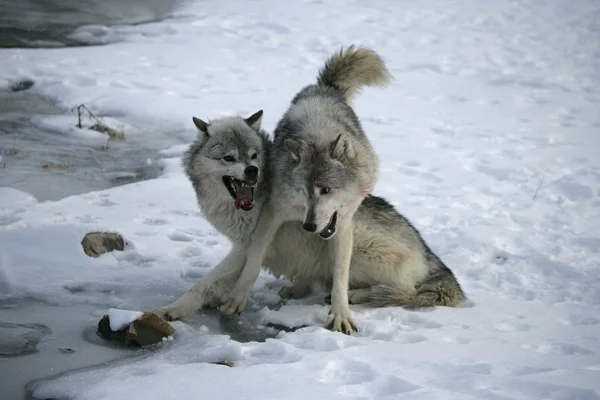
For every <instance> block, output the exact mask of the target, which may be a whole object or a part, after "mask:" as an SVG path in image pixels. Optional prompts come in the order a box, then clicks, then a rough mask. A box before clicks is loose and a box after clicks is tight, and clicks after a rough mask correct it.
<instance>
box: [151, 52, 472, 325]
mask: <svg viewBox="0 0 600 400" xmlns="http://www.w3.org/2000/svg"><path fill="white" fill-rule="evenodd" d="M373 54H374V53H373ZM329 63H330V64H331V63H332V61H330V62H329ZM333 63H334V64H336V63H337V65H339V62H338V61H336V59H335V58H334V60H333ZM327 74H329V75H331V74H330V73H329V72H327V70H326V69H325V71H324V72H322V73H321V75H327ZM334 76H335V75H334ZM328 79H330V78H328ZM338 85H339V83H338ZM317 86H318V85H317ZM321 86H323V85H321ZM311 91H314V92H317V93H320V91H324V92H329V91H331V90H330V86H324V87H321V88H316V87H314V86H309V87H308V88H305V89H304V91H303V92H304V93H307V92H311ZM331 92H332V93H334V94H333V96H338V97H339V96H341V95H340V91H339V90H337V91H331ZM347 93H350V92H346V94H347ZM353 93H356V90H354V92H353ZM327 96H328V95H327V94H325V95H324V96H323V97H325V98H326V100H324V102H327V101H328V99H327ZM303 98H304V95H303V94H302V93H301V94H299V95H298V96H297V97H296V98H295V99H294V102H293V104H296V103H297V102H298V101H299V100H302V99H303ZM335 107H339V109H341V110H347V109H346V108H345V106H334V109H335ZM292 108H293V107H292ZM313 111H314V112H315V114H316V116H317V117H316V118H317V119H319V118H321V119H322V121H327V118H325V117H324V116H322V115H321V113H320V112H318V111H316V110H313ZM291 112H292V109H290V110H289V111H288V114H290V113H291ZM344 112H345V111H342V114H341V115H342V116H344V117H345V116H347V115H350V116H351V117H353V118H354V119H352V118H350V121H355V122H352V123H350V124H349V126H350V128H348V131H350V132H354V130H355V129H356V126H358V128H360V125H359V123H358V121H357V120H356V117H355V116H354V114H353V113H352V114H344ZM346 112H347V111H346ZM335 115H338V114H335ZM286 116H287V114H286ZM342 120H344V119H342ZM225 121H230V120H229V119H226V120H224V122H225ZM235 121H237V122H236V124H235V126H231V125H229V122H228V123H227V124H225V125H219V124H217V123H216V122H214V123H213V127H212V130H213V131H216V130H217V129H216V127H217V126H223V127H224V126H228V127H229V128H231V129H229V128H228V129H223V131H228V130H229V131H231V132H232V133H233V136H234V137H235V138H237V139H235V140H226V141H225V143H227V144H228V148H230V147H231V146H233V149H235V148H236V146H240V147H244V148H247V147H248V146H247V144H246V139H243V137H244V135H247V136H249V137H250V138H252V139H253V140H254V139H255V138H256V136H257V135H256V133H255V132H254V131H253V130H249V129H248V127H247V123H239V122H240V121H243V120H242V119H241V118H237V119H235ZM292 121H294V119H293V118H292ZM310 121H312V120H310ZM259 122H260V121H259ZM286 124H291V125H289V126H288V127H287V128H286ZM298 125H300V127H298V126H297V125H295V124H294V123H293V122H292V123H291V122H290V119H289V118H287V117H284V118H283V119H282V121H281V122H280V123H279V126H278V128H277V129H278V131H277V132H276V135H277V134H278V135H279V144H280V145H279V148H278V150H276V152H272V151H271V150H270V149H269V147H270V143H269V142H268V140H266V136H265V135H264V134H259V137H260V138H261V142H262V146H263V148H262V150H261V151H260V152H259V153H260V154H261V155H266V154H272V157H271V158H269V160H270V163H271V164H273V165H274V166H275V168H278V169H279V171H278V172H279V175H276V176H277V177H273V175H272V174H269V169H268V168H267V165H265V164H264V158H261V164H260V168H261V176H262V177H265V178H266V179H267V181H260V180H259V183H258V186H257V189H255V206H254V209H253V210H251V211H250V212H247V211H242V210H236V209H235V207H233V205H232V200H231V198H230V197H228V196H229V194H228V193H227V192H226V191H225V192H222V193H221V192H219V191H220V190H221V189H223V185H222V183H221V182H220V180H219V179H211V180H209V179H206V175H207V174H208V173H209V172H208V171H211V170H212V169H208V170H207V169H204V168H203V167H202V166H203V165H204V164H203V162H202V161H201V160H197V159H198V158H202V157H204V155H203V153H202V151H203V150H202V149H203V147H204V146H206V145H207V143H205V142H204V138H203V137H204V135H203V134H202V132H201V133H200V137H199V139H198V140H197V142H196V143H194V144H193V145H192V147H191V148H190V150H189V151H188V153H187V154H186V158H185V162H184V164H185V166H186V171H187V172H188V176H189V178H190V180H191V181H192V183H193V185H194V188H195V190H196V194H197V196H198V204H199V206H200V208H201V209H202V211H203V212H204V213H205V215H206V217H207V219H208V220H209V221H210V222H211V223H212V224H213V225H214V226H215V227H216V228H217V229H218V230H219V231H221V232H222V233H223V234H225V235H227V236H228V237H229V238H230V239H231V240H232V241H233V242H234V245H233V248H234V249H240V251H238V252H236V251H232V252H231V253H230V254H229V255H228V256H227V257H226V258H225V259H224V260H223V261H222V262H221V263H219V265H217V266H216V267H215V268H214V269H213V270H212V271H211V272H210V273H209V274H208V275H207V276H206V277H204V278H202V279H200V280H199V281H198V282H197V283H196V284H195V285H194V287H193V288H192V289H191V290H190V291H188V292H187V293H186V294H184V295H183V296H182V297H181V298H180V299H179V300H177V301H176V302H175V303H173V304H171V305H169V306H167V307H163V308H160V309H157V310H155V312H157V313H159V314H160V315H162V316H164V317H166V318H168V319H177V318H184V317H186V316H187V315H189V314H190V313H192V312H194V311H196V310H197V309H199V308H201V307H203V306H205V305H213V306H214V305H218V304H220V302H221V301H222V300H228V299H230V298H231V297H235V296H239V295H240V294H242V295H243V296H246V293H245V292H241V291H240V289H239V288H237V284H235V283H236V280H237V279H238V276H239V275H240V273H241V271H242V268H244V265H245V263H246V257H245V254H244V251H243V249H244V247H245V246H247V245H248V244H249V243H250V237H251V234H250V233H249V232H252V231H253V230H254V229H255V226H256V224H257V222H258V215H257V213H256V211H257V210H259V209H260V207H261V206H262V204H263V203H264V201H265V199H266V197H267V194H268V193H267V192H268V188H269V185H268V184H269V181H268V179H269V178H270V179H271V182H272V183H273V186H278V187H279V188H280V189H279V190H275V191H274V192H273V193H274V194H273V195H272V196H275V194H277V195H278V196H280V197H274V198H275V199H276V201H274V202H273V204H270V206H269V207H265V208H266V210H267V212H268V213H269V214H268V215H267V217H268V218H264V217H263V216H261V217H260V219H261V223H264V221H268V222H269V223H270V222H272V221H273V214H272V213H274V212H276V211H273V206H278V207H280V208H284V205H285V204H284V205H279V203H284V202H287V203H288V204H292V206H293V205H299V207H298V208H297V209H296V211H298V210H299V209H302V208H303V209H307V208H309V207H310V204H309V203H310V201H311V196H307V197H308V199H306V198H305V199H303V200H302V198H301V200H298V199H297V195H296V194H295V193H294V188H298V189H299V191H305V192H306V191H309V189H310V187H308V188H307V187H306V186H307V185H306V184H305V181H306V180H307V179H304V180H303V179H300V178H298V177H297V176H295V174H294V173H289V171H288V170H287V166H288V165H292V168H294V166H295V168H297V169H302V170H303V171H306V170H309V171H310V172H311V173H312V174H316V175H317V176H319V174H320V173H322V174H323V175H324V178H325V179H330V176H329V175H331V173H330V174H329V175H328V174H327V173H325V172H324V171H330V170H332V171H336V166H335V165H334V166H333V167H330V164H328V161H329V160H327V157H326V156H325V157H322V156H321V155H318V154H314V153H313V154H311V153H309V154H308V155H306V154H304V153H303V151H304V150H305V149H302V148H301V147H297V148H295V147H294V146H292V147H294V150H295V152H291V151H289V149H288V148H287V146H285V140H282V139H283V138H282V137H281V135H284V134H286V133H288V132H291V133H292V135H293V134H294V133H295V132H296V130H299V129H302V124H298ZM317 126H318V125H317ZM326 126H332V127H334V128H333V129H335V126H336V125H335V123H331V125H326ZM357 131H358V130H357ZM344 132H346V131H344ZM361 134H362V130H359V131H358V132H356V133H355V134H354V135H355V136H358V138H359V139H360V138H361ZM362 135H364V134H362ZM297 136H300V135H297ZM211 137H213V139H216V138H217V137H218V135H217V134H216V132H215V134H213V135H212V136H211ZM282 142H283V146H282V145H281V143H282ZM356 142H357V141H356V140H353V141H352V142H351V144H355V143H356ZM252 143H254V145H257V144H258V143H259V142H255V141H253V142H252ZM355 148H361V147H360V146H359V145H356V146H353V147H352V149H355ZM204 151H205V150H204ZM312 151H314V149H313V150H312ZM361 151H362V150H361ZM238 153H239V150H238ZM242 153H243V151H242ZM290 157H291V158H292V159H291V160H290ZM303 157H304V158H303ZM281 158H284V160H279V161H278V159H281ZM355 159H356V157H354V158H352V160H355ZM375 160H376V158H375ZM374 162H376V161H374ZM282 163H283V164H282ZM311 164H312V165H313V166H314V168H312V169H311ZM343 165H344V166H348V165H349V166H350V167H349V168H346V169H354V168H356V165H357V164H352V162H348V160H346V161H345V164H343ZM375 169H376V168H375ZM263 171H264V172H263ZM342 171H343V173H341V174H339V175H335V174H334V176H335V179H334V180H335V181H336V182H341V184H338V186H340V187H345V185H347V183H348V182H353V181H354V180H355V179H356V178H354V177H356V176H359V172H357V171H350V172H349V173H346V172H345V169H342ZM304 174H306V172H304ZM298 175H300V176H302V175H303V173H299V174H298ZM304 176H305V177H306V175H304ZM349 177H350V178H349ZM217 178H218V177H217ZM282 179H284V180H285V179H287V181H282ZM282 182H284V183H285V185H284V184H282ZM303 185H304V186H303ZM332 186H333V185H332ZM282 187H283V188H285V189H286V190H281V188H282ZM263 191H264V192H263ZM213 193H214V194H213ZM219 193H220V194H219ZM289 193H291V194H289ZM309 194H310V191H309ZM213 196H216V197H213ZM315 196H316V197H318V193H314V191H313V199H312V201H314V197H315ZM322 197H323V196H322ZM293 201H297V203H294V202H293ZM225 203H227V204H225ZM288 211H289V210H288ZM305 214H306V212H305ZM295 215H296V219H295V220H291V221H290V220H286V221H285V222H280V223H279V224H280V227H279V228H278V230H277V233H276V235H275V236H274V239H273V241H272V242H270V245H269V243H267V248H266V249H265V250H264V257H263V259H262V260H260V261H259V262H257V263H256V265H257V266H260V265H261V264H262V265H264V266H265V267H266V268H267V269H269V270H270V271H271V272H272V273H273V274H275V275H276V276H278V277H286V278H288V279H289V280H290V281H292V283H293V285H292V286H288V287H284V288H283V289H282V290H281V291H280V295H281V296H282V297H285V298H298V297H303V296H305V295H307V294H308V293H310V291H311V288H312V286H314V285H323V286H325V287H326V288H330V289H333V287H334V281H335V279H336V269H337V268H336V263H335V260H336V256H337V254H336V252H335V251H334V250H335V248H336V246H335V245H334V243H335V242H334V241H332V240H323V239H322V238H320V237H319V236H318V235H316V234H315V233H309V232H307V231H306V230H305V229H304V228H303V225H304V222H305V219H304V218H303V217H304V216H305V215H300V216H298V214H295ZM232 221H235V222H234V223H232ZM352 221H353V223H352V224H351V225H350V227H351V231H352V242H351V245H350V246H351V249H352V252H351V260H350V261H349V264H350V265H349V274H348V278H347V284H346V289H347V288H349V289H350V290H349V292H348V294H347V296H348V299H347V300H346V303H347V302H348V300H349V301H350V302H352V303H362V304H365V305H369V306H376V307H386V306H404V307H409V308H414V307H429V306H437V305H441V306H456V305H458V304H459V303H460V302H461V300H463V299H464V298H465V296H464V294H463V292H462V290H461V287H460V285H459V283H458V282H457V280H456V278H455V277H454V275H453V273H452V271H450V269H448V268H447V267H446V266H445V265H444V264H443V263H442V262H441V261H440V259H439V258H438V257H437V256H436V255H435V254H434V253H433V252H431V250H430V249H429V247H428V246H427V245H426V244H425V242H424V241H423V239H422V238H421V235H420V234H419V232H418V231H417V230H416V229H415V228H414V227H413V226H412V225H411V224H410V223H409V222H408V221H407V220H406V219H405V218H404V217H402V216H401V215H400V214H399V213H398V212H397V211H396V210H395V209H394V208H393V207H392V206H391V205H389V204H388V203H387V202H386V201H385V200H383V199H381V198H379V197H376V196H367V197H366V198H364V199H361V202H360V206H358V209H357V210H356V212H355V213H354V214H353V218H352ZM317 232H318V231H317ZM338 234H339V232H338ZM338 278H339V276H338ZM253 282H254V281H252V282H251V284H253ZM238 283H239V282H238ZM234 285H235V286H234ZM250 290H251V286H250ZM248 293H249V292H248ZM333 295H334V293H332V297H333ZM332 301H333V299H332ZM243 303H244V304H245V297H244V299H243ZM348 315H349V314H348ZM348 325H349V324H347V323H346V326H345V328H346V329H347V328H350V329H347V330H352V329H354V327H353V326H348ZM332 328H334V327H333V326H332ZM339 328H340V329H342V328H343V327H342V326H341V324H340V326H339Z"/></svg>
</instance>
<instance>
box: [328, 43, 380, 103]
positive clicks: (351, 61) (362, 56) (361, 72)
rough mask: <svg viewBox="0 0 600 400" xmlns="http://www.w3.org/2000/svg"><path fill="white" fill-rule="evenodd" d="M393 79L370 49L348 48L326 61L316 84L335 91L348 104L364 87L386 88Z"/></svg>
mask: <svg viewBox="0 0 600 400" xmlns="http://www.w3.org/2000/svg"><path fill="white" fill-rule="evenodd" d="M391 80H392V75H391V74H390V72H389V71H388V69H387V67H386V66H385V63H384V62H383V60H382V59H381V57H379V55H378V54H377V53H376V52H374V51H373V50H370V49H366V48H363V47H356V46H354V45H352V46H349V47H348V48H347V49H344V48H342V49H341V50H340V51H339V52H338V53H336V54H334V55H333V56H331V58H329V60H327V61H326V62H325V66H323V68H322V69H321V71H319V77H318V78H317V83H318V84H319V85H325V86H332V87H334V88H336V89H338V90H339V91H340V92H341V93H342V96H343V97H344V100H345V101H346V103H350V102H351V101H352V99H353V98H354V96H355V95H357V94H358V93H359V92H360V89H361V88H362V87H363V86H381V87H383V86H386V85H388V84H389V83H390V81H391Z"/></svg>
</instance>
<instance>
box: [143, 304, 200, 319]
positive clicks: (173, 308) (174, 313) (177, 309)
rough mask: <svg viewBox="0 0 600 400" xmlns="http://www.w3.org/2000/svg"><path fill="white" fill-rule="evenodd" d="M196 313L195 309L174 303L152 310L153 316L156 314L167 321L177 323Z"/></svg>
mask: <svg viewBox="0 0 600 400" xmlns="http://www.w3.org/2000/svg"><path fill="white" fill-rule="evenodd" d="M194 311H195V310H194V308H193V307H190V306H187V305H186V304H177V303H173V304H170V305H168V306H165V307H158V308H155V309H154V310H152V314H156V315H158V316H159V317H161V318H163V319H165V320H167V321H175V320H177V319H182V318H185V317H187V316H188V315H190V314H192V313H193V312H194Z"/></svg>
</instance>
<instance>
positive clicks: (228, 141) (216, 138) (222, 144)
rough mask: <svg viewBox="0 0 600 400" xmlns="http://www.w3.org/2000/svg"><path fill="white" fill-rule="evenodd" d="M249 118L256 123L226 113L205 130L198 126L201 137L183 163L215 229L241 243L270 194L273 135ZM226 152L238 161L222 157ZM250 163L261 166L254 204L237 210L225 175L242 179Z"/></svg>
mask: <svg viewBox="0 0 600 400" xmlns="http://www.w3.org/2000/svg"><path fill="white" fill-rule="evenodd" d="M196 120H198V118H195V119H194V123H195V124H196V126H198V123H197V122H196ZM200 121H201V120H200ZM250 122H253V123H254V127H252V126H250V125H249V124H248V122H247V121H246V120H244V119H243V118H242V117H238V116H235V117H224V118H220V119H216V120H214V121H211V122H210V123H208V124H206V126H207V131H206V132H205V131H203V130H202V129H201V128H200V127H199V128H198V137H197V138H196V140H195V141H194V142H193V143H192V145H191V146H190V148H189V149H188V150H187V151H186V152H185V154H184V157H183V167H184V169H185V172H186V175H187V176H188V178H189V179H190V181H191V183H192V186H193V188H194V191H195V192H196V199H197V201H198V206H199V208H200V211H202V213H203V214H204V216H205V218H206V219H207V221H208V222H210V223H211V224H212V225H213V226H214V227H215V229H217V230H218V231H219V232H221V233H222V234H224V235H225V236H227V237H228V238H229V239H230V240H231V241H232V242H234V243H239V244H240V245H242V244H243V243H245V242H247V241H248V240H249V237H250V234H251V233H252V230H253V229H254V226H255V225H256V221H257V220H258V215H259V214H260V210H261V208H262V205H263V203H264V201H265V200H266V198H267V196H268V194H269V187H268V184H269V181H270V180H269V179H268V175H269V171H268V169H267V166H268V162H267V159H268V158H269V152H270V148H271V145H270V139H269V137H268V135H267V134H266V133H265V132H264V131H263V130H261V129H260V121H258V125H257V124H256V123H257V121H250ZM252 151H254V152H256V154H257V158H256V159H252V158H251V156H250V153H251V152H252ZM225 155H232V156H234V157H235V160H236V161H235V162H234V163H226V162H224V161H222V158H223V156H225ZM250 165H254V166H256V167H258V169H259V175H258V182H257V185H256V188H255V190H254V201H255V206H254V208H253V209H252V210H250V211H240V210H236V209H235V207H234V203H233V199H232V198H231V195H230V194H229V192H228V191H227V189H226V188H225V187H224V185H223V183H222V177H223V176H224V175H234V176H235V177H236V178H238V179H242V178H243V175H242V171H243V170H244V168H245V167H247V166H250ZM236 211H238V212H236Z"/></svg>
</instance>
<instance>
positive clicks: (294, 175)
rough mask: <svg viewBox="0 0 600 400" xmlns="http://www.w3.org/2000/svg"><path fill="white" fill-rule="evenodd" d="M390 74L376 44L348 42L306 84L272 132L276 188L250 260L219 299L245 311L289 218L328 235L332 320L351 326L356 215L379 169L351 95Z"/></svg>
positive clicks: (229, 308)
mask: <svg viewBox="0 0 600 400" xmlns="http://www.w3.org/2000/svg"><path fill="white" fill-rule="evenodd" d="M389 80H390V74H389V72H388V70H387V68H386V66H385V64H384V63H383V61H382V60H381V58H380V57H379V56H378V55H377V53H375V52H374V51H372V50H369V49H363V48H356V47H353V46H351V47H349V48H347V49H342V50H341V51H340V52H339V53H337V54H335V55H333V56H332V57H331V58H330V59H329V60H327V62H326V63H325V65H324V67H323V69H322V70H321V71H320V73H319V77H318V78H317V83H316V84H313V85H309V86H307V87H305V88H304V89H302V90H301V91H300V92H299V93H298V94H297V95H296V96H295V98H294V99H293V100H292V103H291V105H290V107H289V109H288V110H287V112H286V113H285V114H284V116H283V118H282V119H281V120H280V121H279V123H278V125H277V127H276V129H275V132H274V147H273V153H272V154H273V156H272V157H271V158H270V162H269V164H270V168H271V169H272V174H273V175H272V183H273V185H272V188H271V195H270V196H269V198H268V199H267V202H266V203H265V206H264V207H263V209H262V213H261V216H260V219H259V222H258V224H257V226H256V229H255V231H254V233H253V235H252V239H251V242H250V246H249V248H248V256H247V259H246V265H245V267H244V269H243V271H242V273H241V275H240V277H239V279H238V281H237V283H236V285H235V287H234V289H233V290H232V291H231V292H230V294H229V296H227V297H226V299H225V301H224V304H223V305H222V306H221V312H222V313H224V314H233V313H237V312H241V311H242V310H243V309H244V308H245V306H246V300H247V298H248V296H249V295H250V292H251V291H252V287H253V285H254V282H255V281H256V278H257V277H258V274H259V272H260V266H261V264H262V262H263V260H264V258H265V255H266V252H267V249H268V248H269V245H270V244H271V241H272V240H273V238H274V237H275V234H276V233H277V231H278V230H279V228H280V227H281V225H282V224H283V223H285V222H288V221H289V222H302V226H303V228H304V229H305V230H306V231H308V232H312V233H314V234H315V236H316V235H318V236H320V237H321V238H322V239H331V242H332V243H331V245H329V246H328V249H329V252H330V256H329V261H330V262H331V264H332V265H333V267H331V268H333V281H332V295H331V299H332V300H331V309H330V313H329V319H328V322H327V327H328V328H330V329H332V330H334V331H342V332H344V333H348V334H350V333H352V332H354V331H355V330H356V325H355V324H354V321H353V320H352V317H351V315H350V309H349V307H348V279H349V268H350V259H351V256H352V247H353V231H354V230H353V226H352V216H353V215H354V213H355V212H356V209H357V208H358V206H359V205H360V203H361V202H362V200H363V199H364V197H365V196H366V195H367V194H368V193H370V192H371V191H372V189H373V187H374V186H375V183H376V182H377V178H378V175H379V159H378V157H377V154H376V153H375V151H374V149H373V147H372V146H371V143H370V142H369V140H368V138H367V135H366V134H365V133H364V131H363V129H362V127H361V124H360V122H359V120H358V117H357V116H356V114H355V113H354V110H353V109H352V107H351V106H350V105H349V101H350V100H351V99H352V97H353V95H354V94H356V93H357V92H358V91H359V90H360V89H361V88H362V87H363V86H371V85H380V86H381V85H384V84H386V83H388V82H389Z"/></svg>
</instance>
